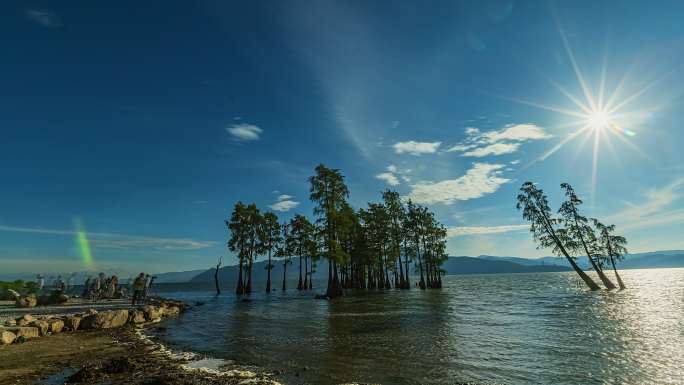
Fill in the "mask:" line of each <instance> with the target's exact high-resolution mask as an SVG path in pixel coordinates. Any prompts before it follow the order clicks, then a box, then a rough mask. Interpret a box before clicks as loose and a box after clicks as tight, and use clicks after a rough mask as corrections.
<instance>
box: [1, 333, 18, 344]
mask: <svg viewBox="0 0 684 385" xmlns="http://www.w3.org/2000/svg"><path fill="white" fill-rule="evenodd" d="M16 339H17V335H16V334H14V333H12V332H11V331H9V330H2V329H0V345H9V344H11V343H12V342H14V340H16Z"/></svg>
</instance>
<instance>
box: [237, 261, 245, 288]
mask: <svg viewBox="0 0 684 385" xmlns="http://www.w3.org/2000/svg"><path fill="white" fill-rule="evenodd" d="M244 289H245V288H244V283H243V282H242V259H240V268H239V269H238V281H237V288H235V294H237V295H240V294H242V293H244V291H245V290H244Z"/></svg>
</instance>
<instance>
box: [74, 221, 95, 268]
mask: <svg viewBox="0 0 684 385" xmlns="http://www.w3.org/2000/svg"><path fill="white" fill-rule="evenodd" d="M76 248H77V249H78V251H79V253H80V254H81V261H82V262H83V265H84V266H85V267H86V269H92V268H93V267H94V265H95V264H94V262H93V256H92V254H91V253H90V242H88V235H87V234H86V231H85V229H84V228H83V224H82V223H81V221H80V220H79V219H76Z"/></svg>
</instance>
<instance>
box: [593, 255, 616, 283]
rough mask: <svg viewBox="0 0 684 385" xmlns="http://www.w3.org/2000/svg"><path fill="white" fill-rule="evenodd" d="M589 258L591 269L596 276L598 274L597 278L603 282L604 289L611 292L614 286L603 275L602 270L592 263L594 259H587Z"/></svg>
mask: <svg viewBox="0 0 684 385" xmlns="http://www.w3.org/2000/svg"><path fill="white" fill-rule="evenodd" d="M587 258H589V262H591V267H592V268H593V269H594V271H595V272H596V274H598V276H599V278H600V279H601V282H603V285H604V286H605V287H606V289H608V290H613V289H615V284H614V283H613V282H611V281H610V279H608V277H606V275H605V274H604V273H603V270H601V268H600V267H598V265H597V264H596V262H594V258H592V257H587Z"/></svg>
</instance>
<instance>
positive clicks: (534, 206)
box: [516, 182, 599, 290]
mask: <svg viewBox="0 0 684 385" xmlns="http://www.w3.org/2000/svg"><path fill="white" fill-rule="evenodd" d="M516 207H517V208H518V210H522V216H523V218H524V219H525V220H527V221H530V232H531V233H532V236H533V238H534V240H535V241H536V242H537V243H538V246H537V247H540V248H542V247H552V248H553V250H554V252H555V253H556V254H558V255H563V256H565V258H566V259H567V260H568V262H569V263H570V266H572V268H573V269H574V270H575V272H576V273H577V275H579V276H580V278H582V280H583V281H584V283H585V284H586V285H587V286H588V287H589V288H590V289H591V290H597V289H599V286H598V285H597V284H596V283H595V282H594V281H593V280H592V279H591V277H589V276H588V275H587V274H586V273H585V272H584V271H582V269H580V267H579V266H577V263H576V262H575V259H574V257H572V256H571V255H570V254H569V253H568V251H567V249H566V248H565V245H564V243H563V241H564V240H568V239H571V237H570V236H569V235H568V231H567V230H566V229H562V228H559V229H556V226H557V225H558V223H559V222H560V221H559V220H558V219H556V218H553V217H552V215H551V209H550V208H549V203H548V200H547V198H546V195H544V191H543V190H541V189H539V188H537V186H535V185H534V183H532V182H525V183H523V185H522V186H521V187H520V194H519V195H518V198H517V204H516Z"/></svg>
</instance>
